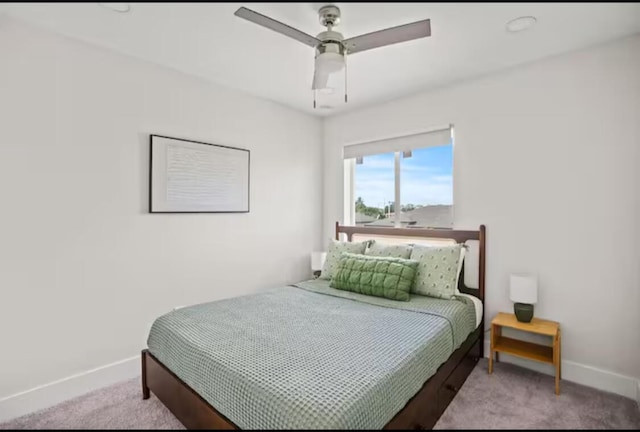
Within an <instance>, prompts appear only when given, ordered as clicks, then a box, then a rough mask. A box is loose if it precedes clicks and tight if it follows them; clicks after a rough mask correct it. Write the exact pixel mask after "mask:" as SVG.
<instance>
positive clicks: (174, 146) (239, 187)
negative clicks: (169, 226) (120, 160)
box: [149, 135, 250, 213]
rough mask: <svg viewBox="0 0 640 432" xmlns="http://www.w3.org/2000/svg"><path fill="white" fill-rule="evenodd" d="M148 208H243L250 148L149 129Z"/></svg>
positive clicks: (242, 210)
mask: <svg viewBox="0 0 640 432" xmlns="http://www.w3.org/2000/svg"><path fill="white" fill-rule="evenodd" d="M150 141H151V144H150V145H151V149H150V152H151V154H150V159H151V162H150V182H149V212H151V213H246V212H248V211H249V155H250V153H249V150H245V149H240V148H235V147H227V146H221V145H217V144H207V143H202V142H198V141H189V140H183V139H179V138H171V137H165V136H159V135H151V137H150Z"/></svg>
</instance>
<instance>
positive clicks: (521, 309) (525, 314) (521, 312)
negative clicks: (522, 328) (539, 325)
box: [513, 303, 533, 323]
mask: <svg viewBox="0 0 640 432" xmlns="http://www.w3.org/2000/svg"><path fill="white" fill-rule="evenodd" d="M513 313H514V314H515V315H516V318H517V319H518V321H520V322H524V323H528V322H531V320H532V319H533V305H532V304H527V303H514V304H513Z"/></svg>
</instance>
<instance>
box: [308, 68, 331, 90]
mask: <svg viewBox="0 0 640 432" xmlns="http://www.w3.org/2000/svg"><path fill="white" fill-rule="evenodd" d="M328 84H329V74H328V73H327V72H326V71H320V70H318V69H317V68H316V70H314V71H313V81H312V82H311V90H320V89H323V88H327V85H328Z"/></svg>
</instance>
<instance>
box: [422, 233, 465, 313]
mask: <svg viewBox="0 0 640 432" xmlns="http://www.w3.org/2000/svg"><path fill="white" fill-rule="evenodd" d="M461 248H462V245H461V244H457V245H455V246H437V247H427V246H417V245H416V246H414V247H413V251H412V252H411V259H412V260H414V261H417V262H418V269H417V274H416V279H415V283H414V284H413V287H412V289H411V292H412V293H414V294H420V295H425V296H430V297H437V298H441V299H447V300H449V299H452V298H454V296H455V293H456V281H457V279H458V262H459V261H460V249H461Z"/></svg>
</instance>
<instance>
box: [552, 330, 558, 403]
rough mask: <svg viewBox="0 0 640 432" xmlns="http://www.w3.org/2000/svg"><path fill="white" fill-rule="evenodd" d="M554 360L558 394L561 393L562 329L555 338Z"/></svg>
mask: <svg viewBox="0 0 640 432" xmlns="http://www.w3.org/2000/svg"><path fill="white" fill-rule="evenodd" d="M553 362H554V363H555V366H556V394H557V395H559V394H560V330H558V334H557V335H556V337H555V338H554V340H553Z"/></svg>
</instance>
